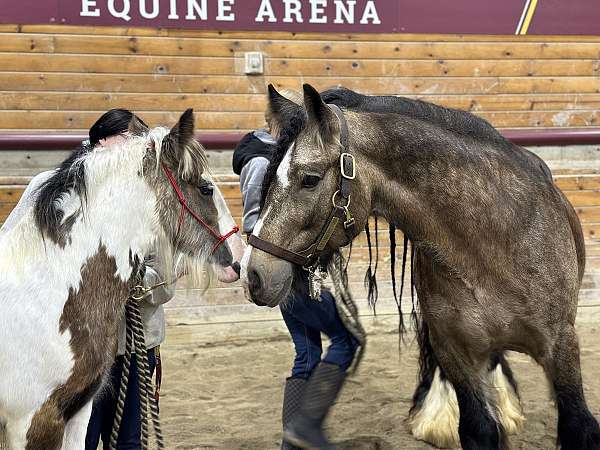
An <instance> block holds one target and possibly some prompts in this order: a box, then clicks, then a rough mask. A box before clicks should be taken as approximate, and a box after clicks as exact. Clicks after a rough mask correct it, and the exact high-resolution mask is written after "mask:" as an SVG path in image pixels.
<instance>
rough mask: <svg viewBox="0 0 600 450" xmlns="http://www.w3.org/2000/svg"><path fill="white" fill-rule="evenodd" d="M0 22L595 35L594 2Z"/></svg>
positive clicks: (236, 0) (125, 2) (62, 14)
mask: <svg viewBox="0 0 600 450" xmlns="http://www.w3.org/2000/svg"><path fill="white" fill-rule="evenodd" d="M0 23H11V24H21V25H25V24H44V23H47V24H70V25H91V26H142V27H153V28H192V29H202V30H256V31H292V32H299V31H313V32H344V33H349V32H353V33H362V32H375V33H389V32H399V33H478V34H588V35H598V34H600V8H599V7H598V0H570V1H569V2H565V1H564V0H543V1H541V0H502V1H497V0H44V1H40V0H20V1H17V0H12V1H5V2H3V6H2V11H0Z"/></svg>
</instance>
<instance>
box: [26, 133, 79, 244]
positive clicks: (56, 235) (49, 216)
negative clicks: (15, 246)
mask: <svg viewBox="0 0 600 450" xmlns="http://www.w3.org/2000/svg"><path fill="white" fill-rule="evenodd" d="M90 150H91V147H90V146H89V145H81V146H79V147H78V148H76V149H75V150H73V152H72V153H71V154H70V155H69V157H68V158H67V159H65V160H64V161H63V162H62V163H61V165H60V166H59V167H58V169H56V171H55V173H54V174H53V175H52V176H51V177H50V178H48V180H46V181H45V182H44V183H42V185H41V186H40V187H39V188H38V190H37V198H36V201H35V205H34V208H33V212H34V217H35V222H36V224H37V227H38V229H39V230H40V232H41V233H42V235H43V236H47V237H49V238H50V239H52V240H53V241H54V242H56V243H58V244H60V245H62V246H64V245H65V240H64V239H65V231H68V229H69V228H70V226H71V225H72V223H70V221H66V222H65V223H63V218H64V217H63V215H64V213H63V211H62V209H61V208H60V199H61V198H62V197H63V196H65V195H67V194H68V193H69V192H70V191H71V190H72V191H74V192H75V193H77V194H78V195H79V196H80V197H81V198H82V199H85V194H86V185H85V165H84V164H81V163H80V162H79V160H80V159H81V157H82V156H83V155H84V154H85V153H87V152H89V151H90ZM65 227H66V228H67V230H65Z"/></svg>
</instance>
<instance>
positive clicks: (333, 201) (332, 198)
mask: <svg viewBox="0 0 600 450" xmlns="http://www.w3.org/2000/svg"><path fill="white" fill-rule="evenodd" d="M339 193H340V191H339V189H338V190H337V191H335V192H334V193H333V197H331V203H333V206H334V207H337V206H338V205H336V204H335V196H336V195H338V194H339ZM339 206H340V208H348V207H349V206H350V196H348V203H346V204H345V205H339Z"/></svg>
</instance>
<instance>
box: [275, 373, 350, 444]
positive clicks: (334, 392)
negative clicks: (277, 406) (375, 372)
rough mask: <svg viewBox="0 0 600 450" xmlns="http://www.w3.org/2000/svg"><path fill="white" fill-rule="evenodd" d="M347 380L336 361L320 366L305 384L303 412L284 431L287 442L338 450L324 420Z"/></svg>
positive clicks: (301, 408) (301, 407)
mask: <svg viewBox="0 0 600 450" xmlns="http://www.w3.org/2000/svg"><path fill="white" fill-rule="evenodd" d="M344 379H345V374H344V372H343V371H342V369H340V368H339V366H336V365H335V364H328V363H323V362H322V363H320V364H319V365H318V366H317V368H316V369H315V371H314V372H313V374H312V376H311V377H310V379H309V380H308V383H307V385H306V391H305V392H304V397H303V398H302V404H301V406H300V411H299V412H298V414H296V415H295V416H294V418H293V419H292V421H291V422H290V423H289V425H288V426H286V427H285V429H284V431H283V438H284V440H285V441H287V442H290V443H292V444H294V445H297V446H298V447H300V448H303V449H308V450H339V448H338V447H336V446H335V445H333V444H331V443H330V442H329V441H328V440H327V438H326V437H325V434H324V432H323V422H324V421H325V417H326V416H327V413H328V412H329V410H330V409H331V407H332V406H333V402H334V401H335V399H336V398H337V396H338V394H339V392H340V389H341V388H342V385H343V384H344Z"/></svg>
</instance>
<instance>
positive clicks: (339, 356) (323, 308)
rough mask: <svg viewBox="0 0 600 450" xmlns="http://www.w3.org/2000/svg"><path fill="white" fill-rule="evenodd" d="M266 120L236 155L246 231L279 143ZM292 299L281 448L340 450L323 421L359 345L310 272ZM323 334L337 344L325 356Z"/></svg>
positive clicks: (295, 96) (287, 313)
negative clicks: (314, 287)
mask: <svg viewBox="0 0 600 450" xmlns="http://www.w3.org/2000/svg"><path fill="white" fill-rule="evenodd" d="M281 94H282V95H284V96H285V97H287V98H288V99H289V100H291V101H293V102H295V103H298V104H301V103H302V102H303V99H302V97H301V96H300V94H299V93H297V92H295V91H289V90H288V91H282V92H281ZM265 118H266V121H267V126H268V129H260V130H256V131H254V132H251V133H248V134H247V135H246V136H244V137H243V138H242V140H241V141H240V142H239V144H238V146H237V147H236V149H235V152H234V154H233V170H234V172H235V173H236V174H238V175H240V188H241V191H242V201H243V205H244V213H243V214H244V216H243V221H242V225H243V231H244V232H245V233H247V234H251V233H252V230H253V229H254V225H255V223H256V221H257V220H258V216H259V214H260V199H261V191H262V182H263V178H264V176H265V173H266V171H267V167H268V165H269V162H270V156H271V154H272V152H273V150H274V146H275V144H276V135H277V130H273V124H272V121H271V115H270V113H269V111H267V112H266V114H265ZM291 297H292V298H290V299H288V301H286V302H284V303H285V305H284V306H281V307H280V309H281V315H282V316H283V320H284V321H285V324H286V326H287V328H288V330H289V332H290V335H291V337H292V340H293V342H294V347H295V352H296V354H295V358H294V364H293V367H292V373H291V376H290V377H288V378H287V379H286V383H285V390H284V398H283V411H282V422H283V429H284V440H283V443H282V445H281V448H282V450H297V449H300V448H310V449H318V450H335V449H337V447H336V446H334V445H332V444H331V443H330V442H329V441H328V439H327V438H326V436H325V434H324V431H323V422H324V420H325V417H326V416H327V414H328V412H329V410H330V409H331V407H332V405H333V403H334V401H335V399H336V398H337V396H338V394H339V392H340V390H341V388H342V385H343V383H344V380H345V373H346V370H347V369H348V368H349V367H350V366H351V364H352V362H353V359H354V355H355V353H356V349H357V347H358V343H357V341H356V339H355V338H354V336H353V335H352V334H351V333H350V331H348V329H347V328H346V327H345V326H344V324H343V323H342V321H341V319H340V317H339V314H338V311H337V308H336V304H335V298H334V297H333V295H332V294H331V292H329V291H328V290H326V289H324V290H323V292H322V293H321V295H320V298H319V299H318V300H314V299H312V298H311V297H310V295H309V291H308V278H307V277H305V276H304V277H303V278H302V279H301V282H300V283H299V285H298V286H295V289H294V292H293V293H292V294H291ZM321 333H324V334H325V335H327V336H328V337H329V339H330V342H331V343H330V346H329V348H328V350H327V353H326V354H325V356H323V348H322V342H321Z"/></svg>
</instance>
